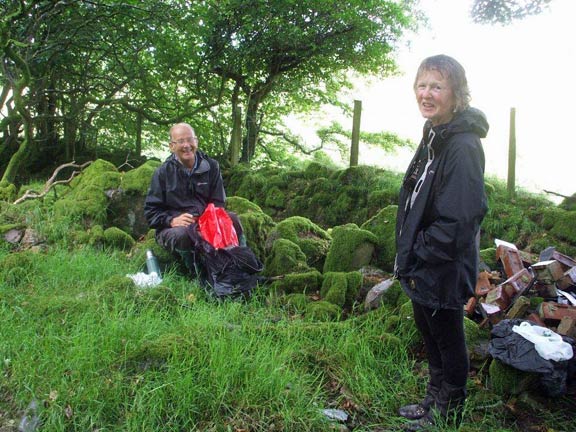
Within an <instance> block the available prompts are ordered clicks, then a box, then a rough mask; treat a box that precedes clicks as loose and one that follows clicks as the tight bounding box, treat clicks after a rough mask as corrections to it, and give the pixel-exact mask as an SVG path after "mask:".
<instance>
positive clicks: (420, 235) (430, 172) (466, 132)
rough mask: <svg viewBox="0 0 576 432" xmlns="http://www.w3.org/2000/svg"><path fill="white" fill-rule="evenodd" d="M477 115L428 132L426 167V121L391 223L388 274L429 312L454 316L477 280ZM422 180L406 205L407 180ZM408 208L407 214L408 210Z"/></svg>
mask: <svg viewBox="0 0 576 432" xmlns="http://www.w3.org/2000/svg"><path fill="white" fill-rule="evenodd" d="M488 128H489V126H488V122H487V120H486V117H485V116H484V114H483V113H482V112H481V111H479V110H477V109H474V108H468V109H466V110H464V111H462V112H460V113H458V114H456V115H455V117H454V118H453V119H452V121H451V122H450V123H447V124H444V125H439V126H436V127H434V128H433V130H434V132H435V136H434V138H433V139H432V142H431V144H430V145H431V148H432V149H433V154H434V157H433V158H432V160H431V162H430V163H429V165H428V166H426V162H427V161H428V160H429V156H428V154H429V152H428V151H427V144H428V142H429V139H430V138H429V132H430V129H431V124H430V122H427V123H426V124H425V126H424V137H423V139H422V142H421V143H420V147H419V148H418V150H417V151H416V155H415V156H414V158H413V160H412V163H411V164H410V166H409V168H408V171H407V172H406V175H405V177H404V183H403V185H402V187H401V189H400V198H399V206H398V215H397V221H396V252H397V255H396V265H395V274H396V276H397V277H398V278H399V280H400V283H401V285H402V288H403V289H404V291H405V292H406V294H407V295H408V296H409V297H410V299H411V300H412V301H414V302H416V303H418V304H420V305H422V306H425V307H429V308H432V309H458V308H461V307H462V306H463V304H465V303H466V302H467V301H468V299H469V298H470V297H472V296H473V295H474V287H475V285H476V279H477V276H478V259H479V258H478V244H477V235H478V233H479V229H480V224H481V223H482V219H483V218H484V215H485V214H486V211H487V208H488V207H487V200H486V195H485V192H484V152H483V150H482V144H481V142H480V138H484V137H485V136H486V134H487V132H488ZM424 167H426V168H427V175H426V177H425V179H424V181H423V183H422V184H421V185H420V187H419V188H418V189H417V190H418V194H417V196H416V198H415V199H414V202H413V204H412V206H411V207H410V206H407V202H408V201H410V199H411V196H412V194H413V191H414V186H415V183H416V182H415V181H414V180H415V179H418V178H420V177H421V174H422V172H423V171H424V169H425V168H424ZM409 207H410V208H409Z"/></svg>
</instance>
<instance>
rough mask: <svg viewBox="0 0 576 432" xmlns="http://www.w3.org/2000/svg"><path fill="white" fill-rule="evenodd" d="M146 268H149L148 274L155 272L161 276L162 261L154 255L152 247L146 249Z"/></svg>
mask: <svg viewBox="0 0 576 432" xmlns="http://www.w3.org/2000/svg"><path fill="white" fill-rule="evenodd" d="M146 269H147V270H148V274H149V275H150V276H152V275H153V274H155V275H156V276H157V277H158V278H160V277H161V275H160V263H158V258H156V257H155V256H154V254H153V253H152V251H151V250H150V249H148V250H147V251H146Z"/></svg>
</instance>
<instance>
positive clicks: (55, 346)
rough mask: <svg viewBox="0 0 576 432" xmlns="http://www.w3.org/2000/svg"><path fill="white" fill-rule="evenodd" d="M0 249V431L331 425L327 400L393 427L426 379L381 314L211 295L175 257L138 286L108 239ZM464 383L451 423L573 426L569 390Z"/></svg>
mask: <svg viewBox="0 0 576 432" xmlns="http://www.w3.org/2000/svg"><path fill="white" fill-rule="evenodd" d="M0 262H1V263H2V265H3V268H2V270H1V271H0V320H1V326H0V329H1V330H0V332H1V337H0V371H1V381H0V430H2V431H3V432H4V431H16V430H18V427H19V426H20V428H21V430H26V431H32V430H38V431H40V430H42V431H236V432H240V431H326V430H334V428H335V426H334V423H331V422H330V421H329V419H328V418H327V417H326V416H325V415H324V414H323V412H322V410H323V409H327V408H332V409H340V410H343V411H344V412H346V413H347V414H348V416H349V417H348V421H347V422H346V423H345V425H346V427H347V428H348V430H354V431H384V430H394V429H395V428H397V427H399V426H400V425H401V424H402V423H403V420H402V419H401V418H399V417H397V415H396V410H397V408H398V406H399V405H400V404H403V403H407V402H411V401H413V400H414V398H415V397H419V396H420V395H421V393H422V391H423V389H424V385H425V380H424V378H423V374H422V373H421V370H420V368H419V367H417V366H418V364H417V363H416V359H415V357H414V356H413V354H412V352H413V348H414V347H411V346H410V345H409V343H408V342H407V341H408V340H410V338H409V337H405V336H406V334H405V333H406V332H407V331H408V330H407V329H406V328H403V327H402V324H400V326H398V327H396V329H395V334H396V335H397V336H398V337H399V338H398V341H399V342H397V343H390V342H387V341H388V339H386V337H384V336H385V335H384V330H383V328H384V321H383V320H384V319H385V318H382V314H373V315H362V316H358V317H351V318H349V319H347V320H345V321H341V322H311V321H308V320H306V319H305V318H303V317H301V316H298V315H293V314H292V313H290V312H289V311H288V310H285V309H284V308H282V307H281V306H280V304H279V303H278V302H276V301H275V300H274V298H273V297H272V296H271V294H270V293H267V292H266V291H265V290H261V291H258V292H256V294H255V296H254V297H253V298H252V299H251V300H250V301H247V302H242V303H241V302H223V303H216V302H214V301H212V300H210V299H209V298H207V296H206V295H205V293H204V291H203V289H201V288H200V287H199V286H198V285H197V284H196V283H195V282H193V281H189V280H188V279H187V278H186V277H184V276H183V275H181V274H179V273H177V272H176V271H175V270H171V271H169V272H168V273H167V274H166V275H165V279H164V282H163V284H162V285H161V286H159V287H155V288H149V289H138V288H136V287H135V286H133V284H131V283H130V282H129V280H127V279H126V278H125V277H124V276H125V275H126V274H128V273H135V272H137V271H139V270H140V264H139V263H133V262H132V261H131V260H130V259H129V257H128V256H127V255H126V254H124V253H121V252H117V251H97V250H94V249H91V248H86V249H82V250H70V249H68V248H66V249H65V248H57V247H53V248H49V249H48V250H46V251H44V252H39V253H30V252H28V253H11V252H9V251H8V250H6V249H3V250H0ZM469 390H470V398H469V403H468V405H467V411H466V416H465V419H464V423H463V425H462V428H461V430H462V431H464V430H465V431H487V430H491V431H511V432H516V431H525V430H535V431H540V430H542V431H543V430H547V431H551V430H555V431H573V430H575V429H576V428H575V427H574V426H575V423H574V421H573V420H572V414H570V411H572V412H573V409H574V408H573V407H572V406H571V405H570V404H569V402H566V403H564V402H562V403H559V404H556V405H553V404H550V406H545V405H540V406H538V407H533V406H530V407H526V406H524V405H522V403H521V401H519V400H518V399H502V398H500V397H496V396H495V395H493V394H492V393H491V392H490V390H489V385H488V384H487V380H485V379H483V378H482V377H481V375H479V376H477V377H476V378H474V379H471V380H470V383H469ZM415 395H417V396H415ZM519 413H520V414H519ZM527 413H530V415H531V418H532V420H531V421H530V425H529V427H530V428H531V429H527V427H528V426H527V425H526V421H525V420H526V419H527V418H528V415H527ZM544 425H547V426H546V427H548V429H544ZM535 427H541V428H540V429H537V428H535ZM26 428H27V429H26ZM442 430H451V429H450V428H446V427H445V428H442Z"/></svg>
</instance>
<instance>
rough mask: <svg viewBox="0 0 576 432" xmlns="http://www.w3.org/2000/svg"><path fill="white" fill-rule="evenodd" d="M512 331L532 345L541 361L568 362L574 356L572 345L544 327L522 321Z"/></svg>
mask: <svg viewBox="0 0 576 432" xmlns="http://www.w3.org/2000/svg"><path fill="white" fill-rule="evenodd" d="M512 331H513V332H514V333H518V334H519V335H520V336H522V337H523V338H525V339H528V340H529V341H530V342H532V343H534V348H535V349H536V352H537V353H538V354H539V355H540V357H542V358H543V359H546V360H554V361H562V360H570V359H571V358H572V356H573V355H574V352H573V351H572V345H570V344H569V343H566V342H564V341H563V340H562V336H560V335H559V334H558V333H555V332H553V331H552V330H550V329H548V328H546V327H540V326H537V325H531V324H530V323H528V322H526V321H524V322H522V323H520V325H515V326H514V327H512Z"/></svg>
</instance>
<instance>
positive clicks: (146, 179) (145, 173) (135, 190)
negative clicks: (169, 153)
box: [120, 160, 161, 196]
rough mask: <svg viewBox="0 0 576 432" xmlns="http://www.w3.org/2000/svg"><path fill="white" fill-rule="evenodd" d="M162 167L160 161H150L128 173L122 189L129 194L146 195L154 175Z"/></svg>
mask: <svg viewBox="0 0 576 432" xmlns="http://www.w3.org/2000/svg"><path fill="white" fill-rule="evenodd" d="M160 165H161V162H160V161H156V160H149V161H146V163H144V164H142V165H140V166H139V167H138V168H136V169H133V170H130V171H127V172H126V173H124V175H123V176H122V180H121V183H120V187H121V188H122V189H123V190H124V191H125V192H126V193H128V194H138V195H143V196H144V195H146V193H147V192H148V188H149V187H150V181H151V180H152V174H154V171H155V170H156V168H158V167H159V166H160Z"/></svg>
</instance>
